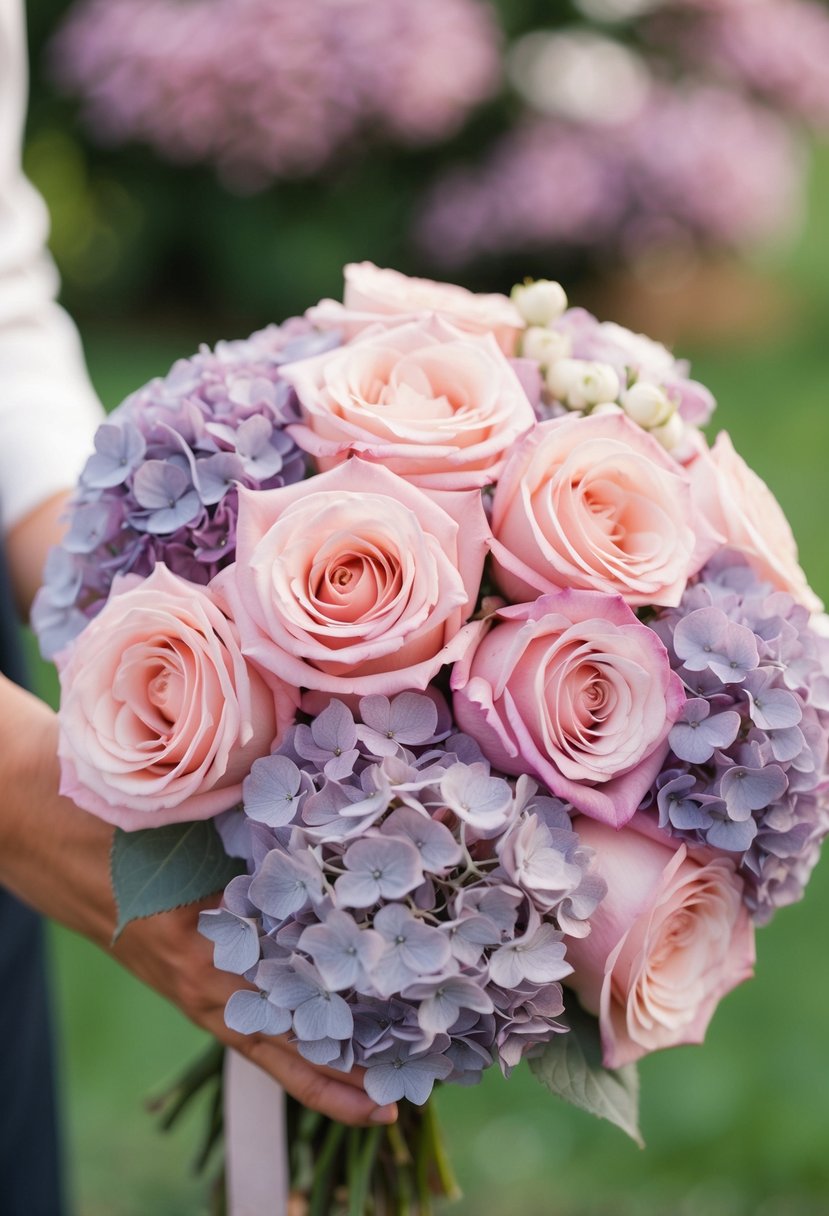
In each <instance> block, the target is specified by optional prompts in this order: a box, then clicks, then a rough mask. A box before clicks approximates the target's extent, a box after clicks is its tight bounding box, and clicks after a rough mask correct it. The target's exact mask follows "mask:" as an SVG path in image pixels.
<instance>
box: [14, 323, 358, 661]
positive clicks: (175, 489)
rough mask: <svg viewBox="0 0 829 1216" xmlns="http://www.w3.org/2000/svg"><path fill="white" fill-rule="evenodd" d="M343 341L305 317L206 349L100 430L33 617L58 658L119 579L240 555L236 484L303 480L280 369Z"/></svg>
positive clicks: (215, 563)
mask: <svg viewBox="0 0 829 1216" xmlns="http://www.w3.org/2000/svg"><path fill="white" fill-rule="evenodd" d="M338 341H339V339H338V336H337V334H336V333H333V332H329V333H327V334H325V335H320V334H318V333H317V332H316V331H315V330H313V329H312V328H311V326H310V325H309V324H308V323H307V322H305V321H304V320H301V319H294V320H291V321H288V322H286V323H285V324H283V325H281V326H276V325H272V326H269V327H268V328H267V329H264V330H262V331H261V332H259V333H255V334H253V335H252V336H251V337H250V338H248V339H246V340H243V341H233V342H220V343H218V345H217V346H216V347H215V349H214V350H210V349H209V348H208V347H206V346H205V347H202V348H201V350H199V351H198V353H197V354H195V355H193V356H192V358H189V359H180V360H178V362H176V363H175V364H174V365H173V367H172V368H171V370H170V371H169V372H168V374H167V375H166V376H165V377H163V378H159V379H156V380H153V381H151V382H150V383H149V384H147V385H145V386H144V387H143V388H141V389H139V390H138V391H137V392H135V393H133V394H132V395H131V396H129V397H128V398H127V399H126V400H125V401H124V402H123V403H122V404H121V405H120V406H119V407H118V408H117V410H115V411H114V413H113V414H111V415H110V418H109V420H108V421H107V422H106V423H104V424H103V425H102V426H101V427H99V429H98V432H97V434H96V437H95V452H94V453H93V455H92V456H90V458H89V460H88V461H87V464H86V467H85V468H84V471H83V473H82V475H81V479H80V483H79V486H78V488H77V490H76V491H75V494H74V496H73V498H72V500H71V503H70V506H69V514H68V530H67V533H66V536H65V539H64V540H63V542H62V544H61V546H60V547H59V548H56V549H54V550H53V551H52V553H51V554H50V556H49V559H48V561H47V565H46V571H45V579H44V585H43V587H42V588H41V590H40V592H39V593H38V596H37V598H36V600H35V604H34V609H33V613H32V621H33V624H34V626H35V628H36V630H37V632H38V635H39V639H40V644H41V649H42V651H43V653H44V655H46V656H47V657H49V658H51V657H53V656H54V655H55V654H56V653H57V652H58V651H59V650H60V649H62V647H63V646H65V645H66V644H67V642H69V641H71V639H72V638H74V637H75V636H76V635H77V634H78V633H80V631H81V629H82V628H83V627H84V625H85V624H86V622H87V621H88V620H90V619H91V618H92V617H93V616H95V615H96V613H97V612H98V611H99V610H100V608H101V607H102V606H103V604H104V603H105V602H106V598H107V596H108V594H109V589H110V587H111V585H112V581H113V579H114V578H115V577H116V576H118V575H125V574H134V575H139V576H142V577H145V576H146V575H148V574H149V573H150V572H151V571H152V569H153V567H154V565H155V563H156V562H158V561H163V562H165V563H166V564H167V566H168V567H169V568H170V569H171V570H172V571H173V572H174V573H176V574H179V575H181V576H182V577H183V578H186V579H188V580H189V581H190V582H193V583H199V584H203V585H204V584H207V583H208V582H209V581H210V579H211V578H212V577H213V576H214V575H215V574H216V573H217V572H218V571H219V570H220V569H222V567H224V566H226V565H228V564H229V563H230V562H231V561H233V558H234V554H235V537H236V513H237V494H236V487H237V486H240V485H242V486H247V487H250V488H252V489H270V488H273V487H276V486H282V485H289V484H292V483H294V482H297V481H300V480H301V479H302V478H303V477H304V476H305V473H306V463H305V456H304V454H303V453H302V452H301V451H300V450H299V448H297V446H296V444H295V443H294V441H293V439H291V438H290V436H289V435H288V434H287V431H286V430H285V427H286V424H288V423H290V422H292V421H296V419H297V417H298V414H297V412H296V403H295V397H294V393H293V389H291V388H290V386H289V385H288V384H287V383H286V382H284V381H283V380H281V379H280V375H279V370H280V368H281V367H282V366H283V365H284V364H286V363H289V362H291V361H292V360H295V359H301V358H305V357H306V356H310V355H312V354H316V353H318V352H319V351H320V350H323V349H326V348H327V347H329V346H334V345H336V344H337V342H338Z"/></svg>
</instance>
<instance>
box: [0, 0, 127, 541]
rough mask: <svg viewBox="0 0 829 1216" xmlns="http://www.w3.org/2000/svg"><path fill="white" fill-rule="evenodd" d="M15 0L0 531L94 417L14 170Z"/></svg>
mask: <svg viewBox="0 0 829 1216" xmlns="http://www.w3.org/2000/svg"><path fill="white" fill-rule="evenodd" d="M25 47H26V43H25V33H24V14H23V0H0V532H3V533H4V532H6V531H8V529H9V528H10V527H11V525H13V524H15V523H17V522H18V521H19V520H20V519H22V518H23V517H24V516H25V515H27V514H28V512H29V511H31V510H33V509H34V508H35V507H37V506H38V505H39V504H40V503H42V502H44V501H45V500H46V499H47V498H49V497H51V496H52V495H53V494H55V493H57V492H58V491H59V490H64V489H70V488H71V487H72V486H73V485H74V484H75V481H76V479H77V477H78V474H79V473H80V471H81V469H82V467H83V464H84V461H85V459H86V457H87V456H88V455H89V453H90V452H91V451H92V437H93V434H94V432H95V428H96V427H97V426H98V424H99V423H100V421H101V419H102V417H103V411H102V409H101V405H100V402H99V401H98V399H97V397H96V396H95V393H94V390H93V388H92V385H91V384H90V382H89V377H88V375H87V372H86V367H85V364H84V359H83V352H82V350H81V344H80V340H79V338H78V334H77V332H76V330H75V327H74V326H73V324H72V322H71V321H70V320H69V318H68V317H67V315H66V314H65V313H64V312H63V311H62V309H60V308H59V307H58V305H57V304H56V303H55V296H56V293H57V287H58V279H57V273H56V271H55V268H54V265H53V264H52V262H51V260H50V258H49V256H48V254H47V253H46V251H45V243H46V237H47V233H48V216H47V212H46V207H45V205H44V203H43V200H42V199H41V198H40V196H39V195H38V194H37V193H36V191H35V190H34V189H33V188H32V186H31V185H30V184H29V182H27V181H26V179H25V178H24V176H23V172H22V169H21V138H22V130H23V122H24V116H25V107H26V81H27V77H26V50H25Z"/></svg>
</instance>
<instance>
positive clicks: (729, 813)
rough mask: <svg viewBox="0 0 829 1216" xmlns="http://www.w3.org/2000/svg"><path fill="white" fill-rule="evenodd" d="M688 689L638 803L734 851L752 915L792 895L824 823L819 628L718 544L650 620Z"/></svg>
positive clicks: (683, 830) (827, 806) (827, 700)
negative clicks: (649, 791) (670, 603)
mask: <svg viewBox="0 0 829 1216" xmlns="http://www.w3.org/2000/svg"><path fill="white" fill-rule="evenodd" d="M650 624H651V626H652V628H653V629H655V630H656V632H657V633H658V635H659V636H660V638H661V639H662V640H663V642H664V643H665V645H666V647H667V648H668V653H669V655H670V657H671V663H672V666H673V667H674V669H675V670H676V671H677V672H678V673H679V675H680V676H681V677H682V680H683V681H684V683H685V687H686V689H687V691H688V700H687V701H686V703H685V709H684V712H683V714H682V717H681V718H680V719H679V721H678V722H677V723H676V724H675V725H674V726H673V727H672V729H671V732H670V735H669V742H670V748H671V750H670V752H669V754H668V758H667V759H666V761H665V765H664V767H663V770H662V772H661V774H660V776H659V778H658V779H657V782H656V788H655V790H654V793H653V795H652V796H651V797H650V799H649V805H650V806H651V807H652V808H653V809H654V810H655V812H656V813H658V816H659V824H660V827H662V828H664V829H665V830H666V831H669V832H670V833H671V834H672V835H675V836H679V837H681V838H682V839H685V840H687V841H689V842H691V843H694V844H700V845H707V846H710V847H712V848H714V849H718V850H724V851H725V852H727V853H730V854H737V855H738V856H739V866H740V871H741V873H742V875H743V878H744V879H745V881H746V899H747V902H748V905H749V907H750V908H751V910H752V912H753V914H754V916H755V919H756V920H757V921H758V922H760V923H762V922H765V921H767V920H768V919H769V918H770V917H771V915H772V914H773V912H774V911H775V909H777V908H779V907H783V906H784V905H786V904H790V903H792V902H794V901H795V900H797V899H799V898H800V897H801V895H802V894H803V888H804V886H805V884H806V882H807V881H808V878H809V875H810V874H811V871H812V868H813V866H814V864H815V862H816V860H817V856H818V851H819V847H820V843H821V841H822V840H823V838H824V836H825V835H826V834H827V832H829V769H828V768H827V748H828V746H829V745H828V743H827V741H828V740H829V639H827V638H824V637H822V636H820V635H819V634H818V633H816V632H815V630H814V629H813V628H812V627H811V626H810V617H809V613H808V611H807V610H806V609H805V608H804V607H803V606H802V605H800V604H797V603H795V601H794V600H793V599H792V598H791V596H789V595H787V594H786V593H784V592H782V591H777V590H774V589H773V588H772V587H771V586H770V585H769V584H768V583H765V582H762V581H761V580H760V579H759V578H758V576H757V575H756V574H754V573H753V572H752V571H751V570H750V569H749V568H748V566H747V565H745V564H742V559H741V558H740V557H739V556H737V555H736V554H734V553H729V552H728V551H724V552H723V553H721V554H720V555H718V556H717V558H716V559H715V560H714V561H712V562H710V563H709V565H708V566H706V567H705V569H704V570H703V571H702V573H701V574H700V576H699V578H698V579H697V580H696V581H695V583H694V584H693V585H692V586H690V587H689V588H688V590H687V591H686V592H685V594H684V596H683V597H682V601H681V603H680V604H679V606H678V607H677V608H666V609H661V610H660V611H659V613H658V615H657V616H656V618H655V619H654V620H653V621H651V622H650Z"/></svg>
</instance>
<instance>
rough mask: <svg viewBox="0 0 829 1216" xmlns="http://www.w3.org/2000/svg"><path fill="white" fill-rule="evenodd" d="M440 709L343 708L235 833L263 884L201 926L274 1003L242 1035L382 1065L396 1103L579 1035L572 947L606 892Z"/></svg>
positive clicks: (256, 788) (555, 807) (330, 1061)
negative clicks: (566, 1012)
mask: <svg viewBox="0 0 829 1216" xmlns="http://www.w3.org/2000/svg"><path fill="white" fill-rule="evenodd" d="M451 729H452V726H451V719H450V716H449V713H448V710H447V707H446V705H445V703H443V702H442V701H441V700H440V699H439V697H438V695H437V694H435V695H427V694H422V693H414V692H404V693H401V694H399V695H398V696H396V697H395V698H394V699H392V700H389V699H388V698H386V697H383V696H369V697H364V698H362V699H361V700H360V702H359V710H358V711H357V712H356V713H354V712H352V711H351V710H350V709H349V708H347V707H346V705H345V704H344V703H343V702H341V701H336V700H335V701H332V702H331V703H330V704H329V705H328V706H327V707H326V708H325V709H324V710H323V711H322V713H320V714H319V716H318V717H316V718H315V719H314V720H313V721H312V722H311V724H310V725H297V726H295V727H294V728H292V730H291V732H290V733H289V736H288V737H287V738H286V740H285V741H284V743H283V745H282V746H281V747H280V749H279V751H278V752H277V753H276V754H274V755H272V756H268V757H265V758H263V759H260V760H257V761H256V763H255V764H254V766H253V769H252V771H251V773H250V776H249V777H248V779H247V781H246V782H245V785H244V791H243V795H244V810H243V811H232V812H229V813H228V814H227V815H226V816H224V817H222V819H221V820H220V830H221V832H222V836H223V839H224V843H225V847H226V848H227V850H228V852H230V853H232V854H235V855H239V856H243V857H244V858H245V859H246V860H247V863H248V873H247V874H245V875H242V876H240V877H238V878H235V879H234V880H233V881H232V882H231V883H230V885H229V886H228V887H227V889H226V891H225V896H224V903H223V907H222V908H221V909H220V910H217V911H211V912H204V913H202V916H201V922H200V927H201V930H202V932H203V933H204V934H205V936H207V937H209V938H210V939H211V940H212V941H213V942H214V943H215V960H216V965H217V966H219V967H221V968H223V969H225V970H228V971H234V972H236V973H238V974H240V975H244V976H245V977H246V978H247V979H248V980H250V981H252V982H253V983H254V984H255V986H256V989H257V991H252V990H249V989H246V990H242V991H239V992H237V993H235V994H234V995H233V996H232V997H231V999H230V1001H229V1002H228V1005H227V1010H226V1020H227V1024H228V1025H229V1026H230V1027H231V1028H232V1029H235V1030H237V1031H239V1032H241V1033H244V1034H252V1033H256V1032H264V1033H268V1034H279V1033H283V1032H291V1033H292V1034H293V1036H294V1037H295V1039H296V1041H297V1045H298V1049H299V1051H300V1052H301V1053H302V1055H303V1056H304V1057H305V1058H306V1059H308V1060H311V1061H313V1062H314V1063H317V1064H327V1065H329V1066H331V1067H334V1068H340V1069H350V1068H351V1067H352V1065H354V1064H358V1065H361V1066H363V1067H365V1068H366V1070H367V1071H366V1089H367V1091H368V1093H369V1094H370V1095H371V1097H372V1098H373V1099H374V1101H376V1102H378V1103H380V1104H385V1103H386V1102H393V1101H396V1100H398V1099H399V1098H404V1097H405V1098H408V1099H409V1100H410V1101H412V1102H415V1103H418V1104H420V1103H423V1102H425V1101H426V1099H427V1097H428V1096H429V1093H430V1092H431V1090H432V1087H433V1085H434V1083H435V1081H436V1080H438V1079H440V1080H452V1081H454V1082H459V1083H461V1084H472V1083H474V1082H476V1081H477V1080H479V1078H480V1076H481V1073H482V1070H483V1069H484V1068H486V1067H488V1066H490V1065H491V1064H493V1063H498V1064H499V1065H500V1067H501V1068H502V1070H503V1071H504V1072H505V1073H508V1072H509V1071H510V1070H511V1069H512V1068H513V1067H514V1065H515V1064H517V1063H518V1062H519V1060H520V1059H521V1058H522V1057H523V1056H524V1055H526V1054H527V1052H528V1051H531V1050H532V1049H533V1048H535V1047H537V1046H538V1045H540V1044H543V1043H545V1042H547V1041H549V1039H550V1038H551V1037H552V1036H553V1035H554V1034H557V1033H559V1032H561V1031H562V1030H564V1029H565V1028H564V1026H563V1025H562V1024H561V1023H560V1022H559V1021H558V1020H557V1019H558V1017H559V1015H560V1014H561V1013H562V1012H563V1009H564V1002H563V998H562V989H561V984H560V981H561V980H562V979H563V978H564V977H565V976H566V975H568V974H569V973H570V972H571V970H572V968H571V967H570V965H569V964H568V962H567V959H566V950H565V940H564V939H565V936H566V935H567V934H570V935H574V936H584V935H585V934H586V933H587V932H588V931H589V923H588V921H589V917H590V916H591V914H592V913H593V911H594V909H595V908H596V906H597V904H598V902H599V901H600V900H601V898H602V896H603V895H604V885H603V883H602V882H601V880H600V879H598V878H597V877H596V876H595V875H592V874H590V873H588V865H589V860H590V856H591V851H590V850H589V849H587V848H585V847H583V846H582V845H581V844H580V841H579V838H578V836H577V835H576V833H575V832H574V831H573V829H572V826H571V822H570V817H569V815H568V814H567V810H566V808H565V805H564V804H563V803H562V802H560V801H559V800H558V799H555V798H552V797H549V796H547V795H545V794H544V793H542V792H540V791H539V790H538V788H537V787H536V785H535V784H534V783H533V782H531V781H529V780H528V779H527V778H525V777H522V778H519V779H518V780H517V781H507V780H505V779H504V778H502V777H499V776H494V775H493V774H492V773H491V771H490V766H489V764H488V763H487V762H486V761H485V760H484V758H483V756H482V754H481V752H480V750H479V749H478V746H477V744H475V743H474V742H473V741H472V740H471V739H469V738H468V737H466V736H464V735H459V734H451V733H450V731H451Z"/></svg>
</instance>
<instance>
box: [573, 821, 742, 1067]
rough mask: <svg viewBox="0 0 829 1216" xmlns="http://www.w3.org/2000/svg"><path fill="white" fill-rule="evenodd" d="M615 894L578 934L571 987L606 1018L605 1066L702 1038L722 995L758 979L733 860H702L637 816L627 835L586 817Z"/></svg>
mask: <svg viewBox="0 0 829 1216" xmlns="http://www.w3.org/2000/svg"><path fill="white" fill-rule="evenodd" d="M573 830H574V831H576V832H578V834H579V836H580V838H581V839H582V841H583V842H584V843H585V844H586V845H587V846H588V847H589V848H591V849H593V850H595V857H594V860H593V863H592V864H593V869H594V871H595V873H597V874H598V875H599V876H600V877H601V878H602V879H604V881H605V882H606V883H607V895H606V896H605V898H604V900H603V901H602V903H601V904H600V905H599V907H598V908H597V909H596V911H595V912H594V913H593V915H592V916H591V918H590V934H589V936H587V937H585V938H582V939H575V938H573V939H569V940H568V944H567V958H568V959H569V961H570V962H571V963H572V964H573V968H574V971H573V974H572V975H571V976H570V977H569V978H568V980H567V983H568V984H569V985H570V987H572V988H573V989H574V990H575V991H576V993H577V995H578V997H579V1000H580V1001H581V1003H582V1005H583V1006H584V1007H585V1009H587V1010H588V1011H589V1012H590V1013H594V1014H598V1017H599V1028H600V1031H601V1038H602V1048H603V1056H604V1063H605V1066H606V1067H607V1068H620V1067H621V1066H622V1065H623V1064H630V1063H632V1062H633V1061H634V1060H638V1059H639V1058H640V1057H641V1056H644V1055H647V1054H648V1053H649V1052H651V1051H657V1050H659V1049H660V1048H662V1047H674V1046H677V1045H678V1044H680V1043H701V1042H702V1040H703V1038H704V1036H705V1032H706V1029H707V1028H708V1023H709V1022H710V1020H711V1017H712V1015H713V1013H714V1010H715V1008H716V1006H717V1004H718V1002H719V1000H720V998H721V997H723V996H724V995H725V994H726V993H727V992H730V991H731V989H732V988H736V986H737V985H738V984H741V983H742V982H743V980H747V979H749V978H750V977H751V975H752V972H753V967H754V930H753V927H752V924H751V920H750V918H749V915H748V912H747V910H746V907H745V904H744V903H743V882H742V879H741V878H740V877H739V876H738V875H737V873H736V871H735V868H734V862H733V861H732V860H731V858H726V857H713V858H707V859H701V858H695V857H692V856H691V855H690V854H689V853H688V850H687V848H686V846H685V845H684V844H683V845H680V846H679V848H676V847H675V842H673V841H671V840H670V839H669V838H668V837H663V836H662V834H661V833H659V832H658V831H656V830H654V826H653V825H652V824H651V822H650V821H648V820H646V819H645V817H644V816H637V817H636V818H635V819H634V820H633V821H632V823H629V824H628V826H627V827H626V828H624V829H623V830H622V831H621V832H616V831H614V830H613V829H612V828H609V827H606V826H605V825H604V824H600V823H594V822H591V821H590V820H588V819H581V818H577V819H576V820H574V822H573Z"/></svg>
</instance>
